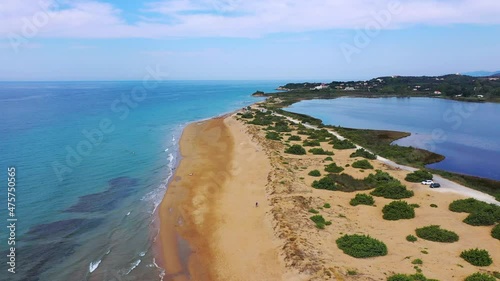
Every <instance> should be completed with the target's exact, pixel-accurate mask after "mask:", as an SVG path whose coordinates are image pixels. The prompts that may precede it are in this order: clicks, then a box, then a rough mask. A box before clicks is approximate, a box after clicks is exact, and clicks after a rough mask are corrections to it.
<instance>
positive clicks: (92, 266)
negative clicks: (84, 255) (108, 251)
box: [89, 260, 102, 273]
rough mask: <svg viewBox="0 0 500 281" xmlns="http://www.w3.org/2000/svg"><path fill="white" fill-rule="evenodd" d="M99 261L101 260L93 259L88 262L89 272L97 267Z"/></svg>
mask: <svg viewBox="0 0 500 281" xmlns="http://www.w3.org/2000/svg"><path fill="white" fill-rule="evenodd" d="M101 261H102V260H98V261H93V262H91V263H90V264H89V272H90V273H92V272H94V271H95V270H96V269H97V268H98V267H99V264H101Z"/></svg>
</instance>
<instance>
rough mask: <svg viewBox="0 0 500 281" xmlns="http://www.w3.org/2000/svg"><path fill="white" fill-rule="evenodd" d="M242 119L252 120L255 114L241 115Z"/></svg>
mask: <svg viewBox="0 0 500 281" xmlns="http://www.w3.org/2000/svg"><path fill="white" fill-rule="evenodd" d="M241 118H245V119H252V118H253V114H252V113H250V112H246V113H243V114H241Z"/></svg>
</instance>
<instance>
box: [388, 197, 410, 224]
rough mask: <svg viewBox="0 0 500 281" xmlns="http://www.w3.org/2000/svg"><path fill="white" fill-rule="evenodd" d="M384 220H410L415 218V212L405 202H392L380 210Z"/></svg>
mask: <svg viewBox="0 0 500 281" xmlns="http://www.w3.org/2000/svg"><path fill="white" fill-rule="evenodd" d="M382 213H383V214H384V216H383V218H384V219H385V220H393V221H395V220H402V219H412V218H414V217H415V210H414V209H413V207H411V206H410V205H408V203H407V202H405V201H393V202H391V203H389V204H387V205H385V206H384V208H383V209H382Z"/></svg>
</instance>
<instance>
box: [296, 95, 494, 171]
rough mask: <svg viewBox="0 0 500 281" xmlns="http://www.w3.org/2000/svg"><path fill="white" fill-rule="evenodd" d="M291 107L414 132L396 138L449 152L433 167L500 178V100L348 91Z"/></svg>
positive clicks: (347, 123) (332, 119)
mask: <svg viewBox="0 0 500 281" xmlns="http://www.w3.org/2000/svg"><path fill="white" fill-rule="evenodd" d="M287 110H288V111H291V112H296V113H303V114H307V115H311V116H313V117H316V118H320V119H322V120H323V122H324V123H325V124H330V125H335V126H338V125H340V126H342V127H348V128H358V129H384V130H394V131H404V132H410V133H412V135H411V136H410V137H407V138H404V139H401V140H398V141H396V142H395V143H397V144H399V145H405V146H414V147H419V148H423V149H427V150H430V151H433V152H436V153H439V154H442V155H444V156H446V159H445V160H444V161H442V162H440V163H436V164H432V165H429V166H428V167H430V168H436V169H442V170H447V171H452V172H457V173H463V174H469V175H474V176H480V177H485V178H491V179H495V180H500V161H499V160H500V125H499V124H500V104H494V103H467V102H458V101H451V100H443V99H436V98H347V97H344V98H338V99H333V100H308V101H302V102H299V103H296V104H294V105H292V106H290V107H289V108H288V109H287Z"/></svg>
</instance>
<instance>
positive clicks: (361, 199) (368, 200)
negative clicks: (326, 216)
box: [349, 193, 375, 206]
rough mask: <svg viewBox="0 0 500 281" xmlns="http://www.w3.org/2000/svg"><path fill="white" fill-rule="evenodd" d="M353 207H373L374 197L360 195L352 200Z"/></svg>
mask: <svg viewBox="0 0 500 281" xmlns="http://www.w3.org/2000/svg"><path fill="white" fill-rule="evenodd" d="M349 204H351V206H357V205H368V206H373V204H375V200H373V196H371V195H368V194H364V193H358V194H356V196H354V198H352V199H351V201H350V202H349Z"/></svg>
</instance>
